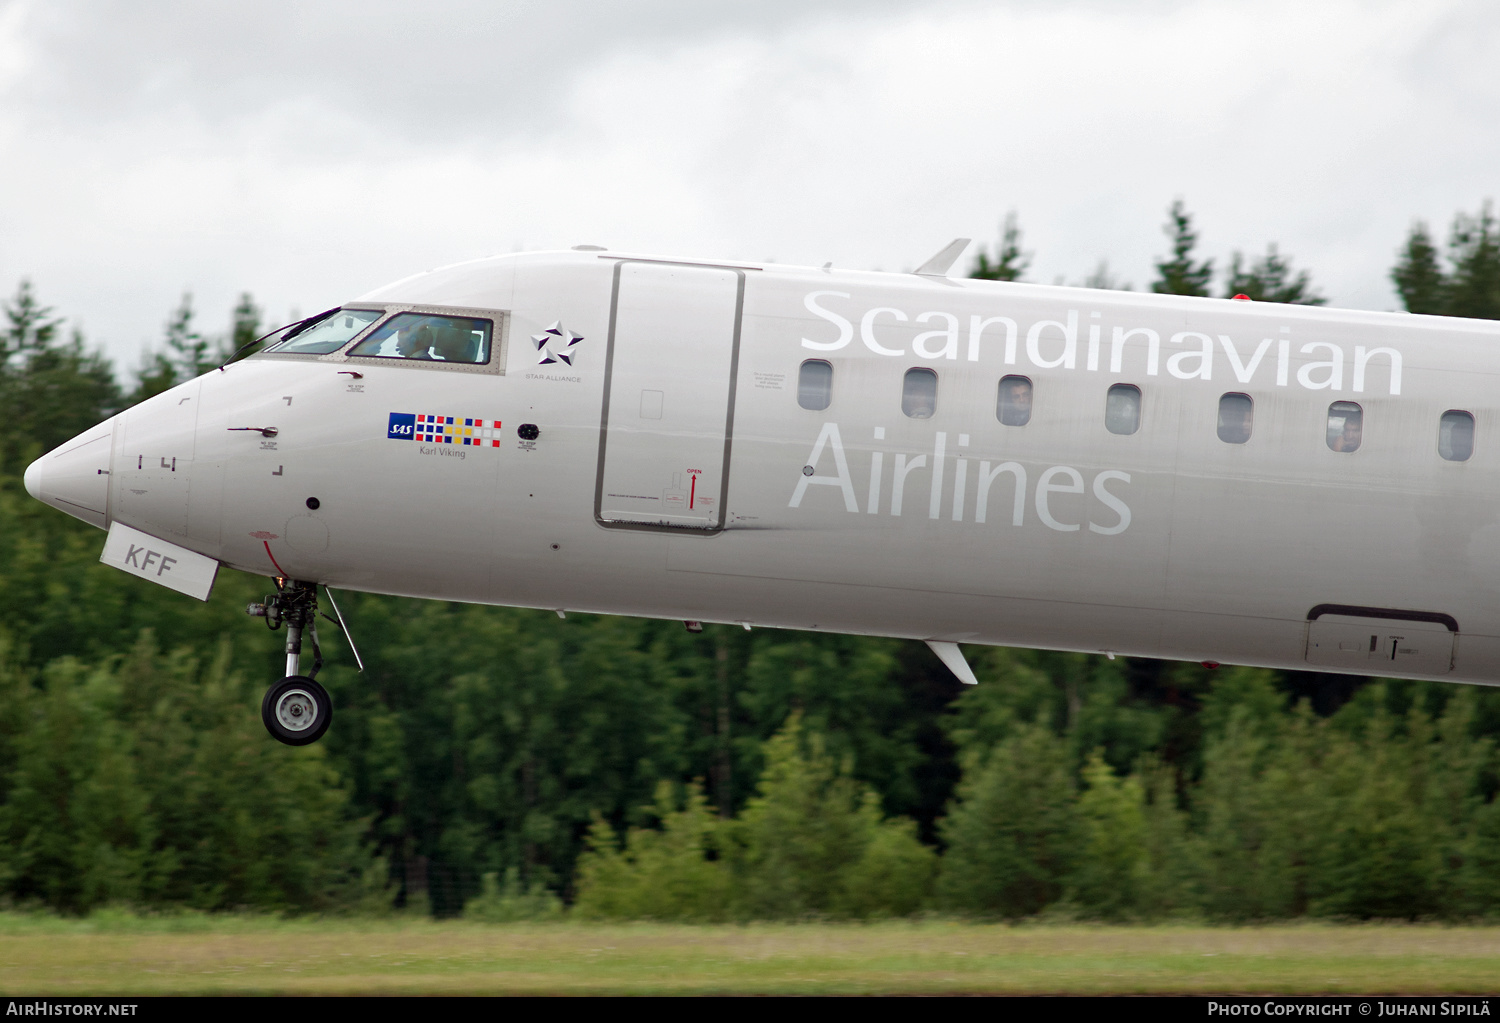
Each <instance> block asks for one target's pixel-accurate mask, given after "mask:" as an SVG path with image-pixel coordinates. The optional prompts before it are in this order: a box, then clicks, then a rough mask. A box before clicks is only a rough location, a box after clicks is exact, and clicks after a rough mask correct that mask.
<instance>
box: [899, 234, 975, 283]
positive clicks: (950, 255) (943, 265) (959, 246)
mask: <svg viewBox="0 0 1500 1023" xmlns="http://www.w3.org/2000/svg"><path fill="white" fill-rule="evenodd" d="M971 241H973V239H972V238H955V239H953V240H952V241H951V242H949V243H948V244H947V245H945V246H943V250H942V251H941V252H939V253H938V254H937V255H936V256H933V257H932V258H931V259H929V260H928V261H927V262H925V263H923V264H922V265H921V266H919V267H917V268H916V269H915V270H913V271H912V273H914V274H920V275H921V276H923V277H947V276H948V271H949V270H950V269H952V267H953V264H954V263H956V262H958V257H959V256H961V255H963V252H964V249H967V248H968V247H969V242H971Z"/></svg>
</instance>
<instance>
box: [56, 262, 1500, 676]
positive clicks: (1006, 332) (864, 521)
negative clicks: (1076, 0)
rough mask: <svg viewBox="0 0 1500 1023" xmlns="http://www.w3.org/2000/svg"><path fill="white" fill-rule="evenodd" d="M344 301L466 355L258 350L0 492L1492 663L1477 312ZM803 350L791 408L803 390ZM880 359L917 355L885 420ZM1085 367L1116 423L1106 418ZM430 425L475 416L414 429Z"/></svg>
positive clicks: (361, 547)
mask: <svg viewBox="0 0 1500 1023" xmlns="http://www.w3.org/2000/svg"><path fill="white" fill-rule="evenodd" d="M345 308H347V309H376V310H380V311H381V312H382V315H384V314H385V313H387V312H398V311H401V310H407V309H413V308H414V309H417V310H420V311H427V312H432V311H438V312H441V311H443V310H461V311H463V312H464V313H465V314H466V315H480V314H483V315H488V316H490V317H492V318H493V321H494V323H495V341H494V352H493V355H492V356H491V361H490V363H489V364H487V365H486V366H458V365H452V364H445V363H443V362H441V361H421V362H416V361H404V360H400V359H388V358H387V359H382V358H351V357H349V356H348V355H347V354H346V353H347V351H348V347H346V348H345V349H344V350H342V351H339V352H334V353H331V354H327V355H278V354H276V353H274V352H272V353H268V354H262V355H258V356H255V357H252V358H250V359H247V360H245V361H243V362H240V363H236V364H234V365H231V366H229V367H228V368H227V369H226V370H224V371H222V372H219V371H215V372H211V373H209V374H207V375H205V376H203V377H201V378H199V379H197V380H194V381H191V382H189V383H186V384H183V385H181V386H179V387H177V388H175V389H173V390H172V391H169V392H167V393H166V394H163V395H160V396H158V397H156V398H153V399H151V400H150V401H147V402H145V403H143V404H141V405H139V406H136V407H135V408H132V409H130V410H128V411H127V412H124V413H122V414H120V415H119V416H116V417H115V418H114V419H113V420H111V421H110V422H108V423H106V424H102V425H101V426H100V427H98V428H96V429H95V430H94V431H91V432H90V433H88V434H85V435H83V436H82V437H80V438H79V439H77V440H76V441H74V442H71V443H70V444H69V445H64V446H63V447H62V448H60V449H59V450H58V452H55V453H53V454H52V455H49V456H44V458H43V459H42V460H40V461H39V462H38V463H37V464H36V465H35V466H33V469H32V470H31V471H30V472H29V473H28V486H29V487H30V488H31V489H32V491H33V493H35V494H37V495H38V496H41V497H43V499H45V500H48V501H49V502H52V503H55V504H56V505H57V506H58V507H60V508H63V509H64V510H67V511H69V512H70V513H72V514H75V515H78V516H79V517H80V518H84V519H86V520H88V521H91V522H94V523H95V524H97V525H100V526H107V525H109V524H110V523H111V522H113V521H119V522H122V523H124V524H125V525H129V526H133V527H135V528H136V529H139V530H142V531H144V532H146V533H149V534H152V535H154V536H158V537H162V538H163V539H167V540H170V541H172V542H174V543H176V544H180V545H181V546H184V547H187V548H191V549H192V550H195V551H198V552H200V553H202V554H205V555H208V556H209V557H212V558H215V559H218V560H220V561H222V562H223V563H224V564H227V565H230V566H232V567H235V568H239V569H243V570H245V571H250V572H255V573H259V574H265V575H271V574H280V572H278V570H277V567H278V566H279V568H280V569H281V571H284V572H285V573H286V574H287V575H289V576H291V577H293V578H296V579H303V580H315V581H318V582H323V583H326V584H328V585H330V586H333V587H343V588H349V589H357V590H366V591H371V592H380V593H393V594H404V595H409V596H419V597H431V598H440V599H447V600H460V601H473V602H481V603H492V604H505V605H516V606H528V607H538V608H549V609H560V610H578V611H591V612H603V613H611V614H631V615H643V616H651V617H661V618H681V619H693V620H702V621H721V622H739V623H746V624H749V625H763V626H779V627H787V628H796V629H817V630H826V631H834V632H847V633H859V634H868V635H883V636H901V637H913V638H919V639H924V640H939V641H954V642H964V643H981V644H1007V645H1021V646H1035V647H1048V648H1056V649H1068V650H1081V651H1089V652H1110V653H1120V654H1130V655H1141V656H1151V657H1166V658H1177V659H1187V660H1212V661H1221V662H1226V663H1242V664H1255V665H1265V666H1270V667H1278V668H1298V667H1308V666H1310V665H1312V666H1317V667H1319V668H1321V669H1324V670H1336V671H1348V672H1356V673H1360V674H1381V675H1392V676H1403V677H1414V678H1442V679H1448V680H1455V681H1470V682H1492V681H1495V680H1497V679H1500V515H1497V499H1500V485H1497V480H1500V474H1497V470H1500V444H1497V443H1495V442H1496V441H1497V440H1500V419H1497V416H1496V405H1497V403H1496V400H1495V396H1496V394H1497V388H1496V373H1497V370H1500V324H1496V323H1490V322H1485V321H1471V320H1455V319H1444V318H1437V317H1422V316H1410V315H1405V314H1381V313H1364V312H1349V311H1343V310H1331V309H1320V308H1307V307H1301V306H1287V305H1275V304H1261V303H1250V302H1232V301H1222V300H1213V299H1193V298H1179V297H1172V296H1160V295H1143V294H1133V293H1129V292H1111V291H1095V290H1079V289H1068V288H1055V287H1043V286H1034V285H1024V284H1007V283H993V282H985V281H977V280H967V279H946V278H928V277H921V276H915V275H910V274H907V275H898V274H880V273H855V272H844V271H832V270H815V269H809V268H799V267H781V266H752V265H745V264H710V263H688V262H677V261H670V260H661V259H646V258H638V257H627V256H621V255H618V254H614V253H605V252H566V253H545V254H526V255H517V256H508V257H499V258H495V259H489V260H482V261H477V262H473V263H466V264H461V265H459V266H455V267H450V268H447V269H444V270H438V271H433V272H431V273H427V274H422V275H419V276H416V277H412V278H409V279H407V280H404V281H400V282H398V283H396V284H392V285H390V286H388V287H385V288H381V289H379V290H378V291H375V292H372V293H371V294H369V295H366V296H364V297H363V298H362V299H359V300H356V301H352V302H349V303H347V304H346V306H345ZM377 322H380V321H377ZM549 328H553V329H552V331H551V332H550V333H549ZM356 340H357V339H356ZM807 360H816V361H822V362H826V363H827V364H828V367H829V368H831V384H830V385H829V386H828V391H827V394H828V399H827V405H826V408H816V407H815V408H813V409H809V408H804V407H803V405H802V404H801V403H799V393H798V386H799V376H800V374H801V373H802V368H801V367H802V365H803V363H804V362H806V361H807ZM912 369H929V370H932V371H934V372H935V374H936V402H935V406H934V407H928V406H922V405H920V404H919V405H918V406H916V407H913V406H912V404H911V402H910V401H908V407H907V411H916V412H917V413H918V415H919V416H922V414H923V413H928V414H926V415H925V416H923V417H920V418H914V417H913V416H911V415H908V414H907V412H906V411H903V392H904V388H905V387H906V386H907V385H906V375H907V372H908V371H909V370H912ZM1006 376H1021V377H1025V378H1027V379H1028V380H1029V381H1030V383H1031V394H1032V402H1031V411H1030V418H1029V421H1027V422H1025V424H1024V425H1016V426H1011V425H1006V424H1005V423H1003V422H1001V420H1000V418H999V416H998V414H997V388H998V387H999V385H1000V381H1001V378H1002V377H1006ZM1121 383H1124V384H1130V385H1134V386H1135V387H1137V388H1139V390H1140V402H1139V412H1138V418H1139V426H1138V429H1136V430H1135V432H1133V433H1113V432H1110V430H1108V429H1106V425H1105V408H1106V402H1107V395H1108V393H1109V390H1110V388H1111V386H1112V385H1116V384H1121ZM1226 393H1234V394H1243V395H1246V396H1248V398H1249V399H1251V401H1253V421H1252V423H1253V427H1252V429H1251V433H1250V436H1249V439H1248V441H1245V442H1244V443H1229V442H1226V441H1224V440H1221V439H1220V436H1219V429H1218V424H1219V416H1220V401H1221V397H1222V396H1223V395H1225V394H1226ZM1333 402H1353V403H1356V404H1357V405H1358V406H1359V407H1360V411H1361V414H1362V438H1361V440H1360V443H1359V446H1358V449H1357V450H1353V451H1338V450H1334V449H1333V447H1332V446H1331V442H1330V440H1329V438H1328V423H1329V417H1330V411H1329V407H1330V404H1331V403H1333ZM811 403H812V404H813V405H814V406H816V405H817V404H818V399H817V398H816V396H814V400H813V401H812V402H811ZM1450 410H1460V411H1464V412H1468V413H1470V414H1472V416H1473V423H1474V437H1475V440H1474V443H1473V452H1472V456H1471V457H1469V458H1467V459H1466V460H1462V461H1452V460H1448V459H1446V458H1444V457H1441V456H1440V454H1439V450H1438V435H1439V424H1440V420H1441V417H1442V416H1443V414H1444V413H1445V412H1449V411H1450ZM407 417H410V419H409V420H408V418H407ZM419 417H420V418H419ZM428 417H441V418H442V420H444V422H441V423H439V426H442V427H447V426H449V425H450V424H448V423H446V422H445V421H446V420H447V419H448V418H449V417H452V418H453V419H454V423H455V424H457V425H456V428H457V429H459V430H462V429H463V428H464V427H463V423H464V421H465V420H466V419H468V420H478V421H480V425H479V426H478V427H473V426H471V427H469V428H468V429H470V430H472V431H475V432H473V433H471V434H470V435H469V436H468V437H467V438H466V437H464V436H463V434H462V433H458V434H455V433H452V432H448V433H446V434H443V435H442V436H443V437H444V439H443V440H442V441H438V440H437V439H436V437H437V435H434V434H432V433H431V432H425V433H424V432H423V430H422V427H423V426H424V425H426V426H427V428H428V431H430V430H431V429H432V427H431V422H430V420H429V419H428ZM496 423H498V424H499V425H498V427H497V426H495V425H494V424H496ZM523 424H530V425H534V426H535V427H536V428H537V433H538V435H537V437H536V439H535V440H525V439H522V437H521V436H520V435H519V434H518V433H517V430H518V428H519V427H520V426H522V425H523ZM246 427H250V428H256V429H257V430H258V429H263V428H266V427H271V428H274V430H275V435H274V436H273V437H267V436H265V435H264V434H262V433H260V432H255V430H246V429H243V428H246ZM408 427H410V428H409V429H408ZM429 436H431V437H433V438H434V439H433V440H425V439H423V438H424V437H429ZM464 439H468V440H469V441H470V443H469V444H467V445H465V444H463V443H462V441H463V440H464ZM49 459H50V461H49ZM98 470H107V475H106V474H102V473H100V472H99V471H98ZM308 498H316V504H317V507H316V509H311V508H309V507H308ZM273 558H274V560H275V564H274V565H273V562H272V559H273ZM1367 636H1368V640H1367V639H1366V637H1367Z"/></svg>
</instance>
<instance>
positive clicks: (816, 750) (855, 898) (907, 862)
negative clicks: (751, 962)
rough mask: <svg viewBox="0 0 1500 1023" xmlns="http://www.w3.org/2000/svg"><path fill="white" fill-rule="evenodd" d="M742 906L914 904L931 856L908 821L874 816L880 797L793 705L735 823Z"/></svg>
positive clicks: (896, 908)
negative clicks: (832, 751)
mask: <svg viewBox="0 0 1500 1023" xmlns="http://www.w3.org/2000/svg"><path fill="white" fill-rule="evenodd" d="M737 831H738V840H739V842H740V844H741V846H742V849H743V851H742V852H741V853H739V855H738V857H737V862H738V868H739V872H740V883H741V885H742V886H743V892H744V898H745V908H746V911H747V913H748V915H750V916H752V917H755V918H759V919H799V918H803V917H808V916H837V917H848V916H855V917H867V916H888V915H898V914H904V913H909V912H911V911H913V910H915V909H917V908H919V907H920V905H921V903H922V902H923V901H924V899H925V897H926V890H927V886H928V883H929V880H930V878H931V877H932V872H933V857H932V855H931V854H930V852H928V851H927V850H924V849H923V847H922V846H921V843H919V842H918V841H917V838H916V833H915V829H914V828H913V827H912V826H910V824H907V823H903V822H899V821H882V820H881V814H880V799H879V797H878V796H877V795H876V794H875V792H874V790H873V789H871V788H870V787H869V786H867V785H864V784H861V783H860V782H858V781H856V780H855V779H854V778H852V777H850V774H849V769H848V765H847V764H839V763H836V762H835V761H834V760H833V758H832V757H830V756H829V755H828V753H827V748H826V743H825V742H824V739H823V737H822V735H821V734H819V733H817V732H814V731H811V730H810V729H806V728H804V727H803V724H802V719H801V715H800V714H799V713H794V714H793V715H792V716H791V717H790V718H789V719H788V721H787V723H786V725H785V726H783V727H782V729H781V731H779V732H777V733H776V734H775V735H774V736H772V737H771V739H770V740H769V741H768V742H767V743H766V768H765V771H764V773H763V774H762V775H761V781H760V786H759V789H758V792H757V794H756V796H755V797H754V798H753V799H751V800H750V801H749V803H747V804H746V806H745V812H744V814H743V815H742V817H741V820H740V821H739V822H738V828H737Z"/></svg>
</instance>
